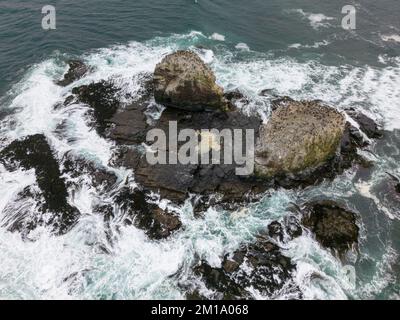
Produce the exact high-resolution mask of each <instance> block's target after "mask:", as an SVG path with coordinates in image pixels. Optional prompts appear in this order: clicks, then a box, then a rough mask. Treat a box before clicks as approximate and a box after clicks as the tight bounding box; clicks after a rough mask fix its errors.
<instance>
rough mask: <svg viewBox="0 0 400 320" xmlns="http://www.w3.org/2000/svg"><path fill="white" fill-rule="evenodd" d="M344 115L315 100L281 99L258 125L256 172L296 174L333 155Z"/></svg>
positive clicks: (282, 174) (271, 174)
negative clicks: (263, 122)
mask: <svg viewBox="0 0 400 320" xmlns="http://www.w3.org/2000/svg"><path fill="white" fill-rule="evenodd" d="M345 124H346V120H345V117H344V116H343V115H342V114H341V113H339V112H338V111H336V110H335V109H333V108H331V107H328V106H325V105H323V104H322V103H320V102H318V101H294V100H291V99H287V100H284V102H283V103H281V104H280V105H279V107H275V110H274V111H273V112H272V115H271V118H270V119H269V121H268V122H267V123H266V124H264V125H263V126H262V127H261V129H260V135H259V137H258V139H257V143H256V151H255V171H256V174H257V175H258V176H263V177H268V178H272V177H275V176H285V175H296V174H299V173H301V172H304V171H312V170H313V169H316V168H318V167H320V166H321V165H323V164H324V163H326V162H327V161H328V160H330V159H332V158H335V155H336V152H337V150H338V148H339V144H340V141H341V139H342V136H343V133H344V130H345Z"/></svg>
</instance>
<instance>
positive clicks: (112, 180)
mask: <svg viewBox="0 0 400 320" xmlns="http://www.w3.org/2000/svg"><path fill="white" fill-rule="evenodd" d="M62 173H63V175H64V174H68V175H69V176H70V177H71V178H73V179H74V180H77V181H78V182H75V183H77V184H78V186H80V185H81V184H82V181H80V180H79V178H82V179H85V177H84V176H83V175H84V174H87V175H88V176H89V177H90V178H91V183H92V185H93V186H94V187H96V188H101V189H103V188H104V189H105V190H110V189H112V187H113V186H114V185H115V184H116V183H117V180H118V178H117V176H116V175H115V174H114V173H113V172H111V171H110V170H108V169H107V168H105V167H102V166H100V165H97V164H96V163H94V162H92V161H89V160H87V159H85V158H84V157H81V156H79V155H74V154H72V153H70V152H68V153H66V154H65V155H64V158H63V160H62Z"/></svg>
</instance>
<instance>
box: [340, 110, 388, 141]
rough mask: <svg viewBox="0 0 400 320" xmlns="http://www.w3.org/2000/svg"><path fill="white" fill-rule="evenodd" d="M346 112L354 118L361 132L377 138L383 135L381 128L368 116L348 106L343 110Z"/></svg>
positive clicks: (371, 137)
mask: <svg viewBox="0 0 400 320" xmlns="http://www.w3.org/2000/svg"><path fill="white" fill-rule="evenodd" d="M345 111H346V113H347V114H348V115H349V116H350V117H351V118H353V119H354V121H356V122H357V123H358V125H359V126H360V129H361V131H362V132H364V133H365V134H366V136H367V137H368V138H370V139H379V138H382V137H383V130H382V128H380V126H379V125H378V124H377V123H376V122H375V121H374V120H373V119H371V118H370V117H368V116H367V115H365V114H363V113H362V112H358V111H356V110H355V109H352V108H348V109H346V110H345Z"/></svg>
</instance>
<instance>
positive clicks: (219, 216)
mask: <svg viewBox="0 0 400 320" xmlns="http://www.w3.org/2000/svg"><path fill="white" fill-rule="evenodd" d="M50 2H51V3H50ZM47 4H51V5H54V6H55V8H56V13H57V15H56V19H57V20H56V22H57V25H56V27H57V29H56V30H50V31H45V30H43V29H42V28H41V20H42V17H43V15H42V13H41V9H42V7H43V6H44V5H47ZM348 4H352V5H354V6H355V7H356V10H357V14H356V19H357V20H356V30H350V31H349V30H344V29H343V28H342V26H341V21H342V18H343V17H344V14H342V12H341V11H342V7H343V6H345V5H348ZM399 16H400V1H398V0H380V1H372V0H363V1H348V0H336V1H328V0H323V1H315V0H302V1H300V0H249V1H239V0H229V1H228V0H220V1H217V0H216V1H209V0H197V1H194V0H168V1H156V0H135V1H125V0H113V1H106V0H81V1H72V0H55V1H39V0H38V1H22V0H14V1H4V0H0V120H2V121H1V122H0V134H1V136H0V142H1V144H0V147H1V148H2V147H3V146H4V145H6V143H8V142H10V141H12V140H13V139H16V138H20V137H23V136H25V135H28V134H33V133H43V134H45V135H46V137H47V138H48V140H49V141H50V142H51V144H52V147H53V148H54V149H55V150H56V154H57V156H58V157H59V158H62V156H63V155H64V154H65V153H67V152H76V153H78V154H81V155H84V156H85V157H88V158H90V159H91V160H95V161H97V162H98V163H99V164H101V165H104V166H107V165H108V160H109V159H110V157H111V148H112V145H111V143H110V142H108V141H106V140H104V139H102V138H100V137H99V136H97V135H96V134H95V133H94V132H93V131H91V130H90V128H88V126H87V125H86V123H85V121H84V119H85V113H84V112H83V111H82V108H76V109H71V110H67V111H68V112H67V111H66V112H63V111H60V110H58V111H54V109H53V108H52V107H53V106H54V104H56V103H58V102H60V101H63V99H65V95H67V93H68V90H69V89H67V91H65V90H63V89H60V88H58V87H57V86H55V85H54V82H53V81H54V80H56V79H59V78H60V77H61V75H62V73H63V72H65V70H66V65H65V62H66V61H67V60H68V59H70V58H81V59H83V60H84V61H85V62H86V63H88V64H89V65H90V66H91V67H92V68H93V70H95V71H94V73H93V74H92V75H90V76H88V77H87V78H85V79H83V80H81V83H88V82H91V81H98V80H100V79H103V78H113V79H117V83H119V84H120V85H121V87H122V88H123V89H124V90H126V91H127V92H128V93H130V94H133V95H134V94H135V93H137V91H135V90H136V89H135V88H136V87H135V86H136V85H137V81H136V80H137V76H138V75H139V74H140V73H141V72H151V71H152V70H153V69H154V66H155V64H156V63H157V62H158V61H159V60H160V59H161V58H162V56H163V55H165V54H167V53H168V52H171V51H173V50H177V49H187V48H189V49H192V50H197V51H198V53H199V54H201V55H202V57H203V58H204V59H205V60H206V61H207V62H208V63H210V65H211V67H212V68H213V69H214V71H215V73H216V75H217V79H218V81H219V82H220V84H221V85H223V86H224V88H225V89H227V90H228V89H229V90H230V89H236V88H238V89H240V90H241V91H243V92H244V93H245V94H246V95H247V96H248V98H249V99H250V101H251V106H250V108H249V109H250V110H249V111H251V112H258V113H261V114H262V115H263V116H265V118H267V117H268V112H269V101H267V100H265V99H263V98H261V97H259V96H258V92H259V91H260V90H262V89H273V90H274V91H275V92H276V93H277V94H279V95H289V96H292V97H294V98H297V99H321V100H324V101H326V102H328V103H330V104H332V105H335V106H337V107H338V108H339V109H342V108H345V107H348V106H352V107H354V108H356V109H359V110H362V111H364V112H367V113H368V114H369V115H370V116H371V117H373V118H374V119H376V120H377V121H378V122H379V123H380V124H381V125H382V126H383V127H384V129H385V137H384V139H382V140H380V141H378V142H373V143H372V145H371V147H370V152H366V153H365V154H364V156H366V157H367V158H368V159H369V160H371V161H373V162H374V167H373V168H372V169H370V170H369V171H368V170H367V172H364V171H362V172H357V170H355V169H354V170H349V171H348V172H346V173H344V174H343V175H342V176H340V177H337V178H336V179H335V180H334V181H333V182H324V183H323V184H322V185H319V186H315V187H310V188H307V189H305V190H294V191H285V190H278V191H276V192H273V193H272V195H271V196H270V197H266V198H265V199H264V200H262V201H261V202H260V203H259V204H257V205H256V206H250V207H249V208H248V211H249V212H248V213H247V214H245V215H243V214H237V213H235V214H230V213H224V212H213V211H211V212H209V213H207V214H206V216H205V218H204V219H203V220H198V219H194V218H193V215H192V212H190V208H188V207H187V206H186V207H183V208H181V220H182V222H183V225H184V228H183V230H182V231H180V232H179V233H178V234H176V235H174V236H173V237H172V238H171V239H169V240H166V241H162V242H159V243H158V242H150V241H149V240H148V239H147V238H146V237H145V236H144V235H143V234H142V233H141V232H140V231H138V230H136V229H135V228H133V227H131V228H125V227H124V228H122V231H121V232H120V233H119V236H118V239H117V241H116V243H115V244H114V247H113V248H108V249H109V250H110V251H112V253H113V254H112V255H107V254H104V253H103V252H101V250H98V249H96V248H97V246H100V245H102V244H104V246H107V237H106V235H105V232H104V226H103V224H102V219H101V218H99V217H97V216H96V214H94V213H93V207H94V205H95V204H96V201H97V202H99V201H100V200H101V201H106V200H107V197H108V195H107V194H96V192H95V191H94V190H92V189H90V186H87V185H85V184H84V183H83V182H82V184H83V185H84V186H83V187H82V188H80V189H79V190H75V191H76V192H75V193H74V194H75V196H74V198H71V199H70V201H71V202H72V203H73V204H74V205H75V206H77V207H78V208H79V209H80V211H81V212H85V214H86V215H84V217H83V218H82V219H81V221H80V223H79V224H78V226H77V227H76V228H74V230H72V231H71V232H70V233H69V234H68V235H66V236H63V237H58V238H56V237H53V236H51V235H50V234H48V233H47V232H46V230H38V231H37V232H36V233H35V234H33V235H32V239H33V240H35V241H32V242H26V241H23V240H22V239H21V238H20V237H19V235H18V234H15V233H11V232H8V231H7V230H6V228H5V227H4V224H5V222H6V221H8V220H7V219H8V218H9V217H10V216H12V215H13V214H15V212H17V211H18V210H19V209H18V208H21V207H22V206H23V205H22V204H20V203H17V201H16V200H15V194H16V193H17V192H18V191H20V190H21V189H23V188H24V187H25V186H27V185H31V184H34V182H35V180H34V177H33V178H32V175H30V174H29V173H26V172H20V171H17V172H13V173H11V172H8V171H6V170H4V168H0V190H1V193H0V221H1V227H0V299H3V298H22V299H29V298H33V299H41V298H83V299H85V298H89V299H90V298H94V299H137V298H140V299H143V298H147V299H152V298H160V299H167V298H169V299H177V298H183V297H184V294H185V293H184V291H183V290H182V288H181V287H180V286H179V285H178V282H182V281H183V282H184V281H187V282H190V281H194V280H191V279H192V278H191V277H192V274H191V271H190V266H191V264H192V263H193V261H194V257H195V256H201V257H202V258H204V259H206V260H208V261H209V262H210V263H211V264H214V265H216V266H217V265H218V263H220V259H221V257H223V256H224V254H225V253H226V252H231V251H232V250H234V249H236V248H237V246H238V245H239V244H240V243H241V242H246V241H252V240H253V239H254V237H255V236H256V234H257V232H259V231H260V230H261V229H263V228H265V227H266V226H267V225H268V223H269V222H271V221H272V220H276V219H281V218H283V217H284V216H285V214H287V207H288V206H289V205H290V203H293V202H295V203H302V202H304V201H310V200H315V199H334V200H337V201H339V202H341V203H343V204H346V205H347V206H348V207H349V208H351V209H352V210H354V211H356V212H357V213H358V214H359V216H360V219H359V221H358V223H359V225H360V227H361V238H360V244H359V252H358V254H355V255H354V256H353V257H352V258H351V259H350V262H349V265H350V266H351V267H354V268H355V274H356V284H355V286H353V283H351V281H350V280H349V279H348V278H346V274H344V272H343V270H344V268H343V265H342V263H341V262H340V261H338V260H337V259H336V258H334V257H333V256H332V255H331V254H330V253H329V252H327V251H326V250H323V249H322V248H321V247H319V245H318V244H317V243H316V242H315V241H314V240H313V239H312V237H310V236H303V237H301V238H300V239H297V240H295V241H292V242H291V243H290V244H289V245H287V247H286V248H285V252H286V254H287V255H288V256H290V257H291V258H292V260H293V261H294V262H296V264H297V273H296V281H297V284H298V285H299V287H300V288H301V290H302V293H303V295H304V297H305V298H309V299H316V298H318V299H346V298H349V299H399V298H400V260H399V257H400V222H399V219H400V205H399V203H400V202H399V201H400V200H399V199H400V198H396V195H395V193H394V191H393V190H392V189H390V188H389V187H388V184H390V178H389V176H388V174H387V172H389V173H391V174H393V175H397V176H399V177H400V166H399V163H400V131H399V129H400V18H399ZM132 79H133V80H132ZM61 122H63V123H64V124H66V125H65V127H66V128H67V131H66V132H64V133H63V134H64V136H61V137H60V134H59V131H57V124H59V123H61ZM118 174H119V175H120V176H119V177H120V178H121V181H122V180H124V179H125V180H126V178H127V177H129V174H130V173H129V172H126V171H118ZM125 180H124V181H125ZM31 206H32V212H33V213H34V206H33V205H31ZM25 207H26V204H25ZM25 207H24V208H25ZM17 209H18V210H17ZM116 224H117V222H116ZM177 272H180V273H181V274H180V275H179V278H178V279H177V278H176V277H171V275H175V274H176V273H177ZM282 297H283V298H290V295H289V294H285V293H282V296H281V298H282ZM256 298H270V297H258V296H256Z"/></svg>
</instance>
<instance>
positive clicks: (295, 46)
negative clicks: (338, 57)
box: [289, 40, 331, 49]
mask: <svg viewBox="0 0 400 320" xmlns="http://www.w3.org/2000/svg"><path fill="white" fill-rule="evenodd" d="M330 44H331V43H330V42H329V41H328V40H324V41H318V42H315V43H314V44H301V43H294V44H291V45H290V46H289V48H292V49H301V48H306V49H309V48H314V49H318V48H320V47H326V46H328V45H330Z"/></svg>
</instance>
